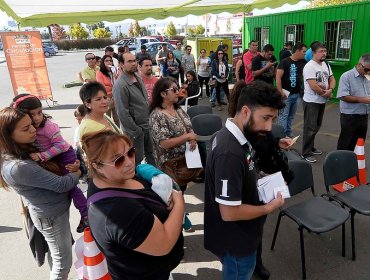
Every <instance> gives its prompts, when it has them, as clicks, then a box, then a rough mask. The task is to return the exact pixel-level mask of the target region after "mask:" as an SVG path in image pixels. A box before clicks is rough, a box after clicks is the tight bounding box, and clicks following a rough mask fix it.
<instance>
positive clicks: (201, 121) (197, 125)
mask: <svg viewBox="0 0 370 280" xmlns="http://www.w3.org/2000/svg"><path fill="white" fill-rule="evenodd" d="M191 124H192V126H193V130H194V133H195V134H197V135H198V141H209V140H210V139H211V136H212V135H213V134H214V133H215V132H217V131H219V130H220V129H221V128H222V119H221V117H219V116H218V115H214V114H201V115H198V116H195V117H194V118H192V119H191Z"/></svg>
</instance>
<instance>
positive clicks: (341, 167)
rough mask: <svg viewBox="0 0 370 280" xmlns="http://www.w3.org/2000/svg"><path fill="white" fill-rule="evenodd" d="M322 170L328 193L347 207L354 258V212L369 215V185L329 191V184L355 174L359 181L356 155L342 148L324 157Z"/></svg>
mask: <svg viewBox="0 0 370 280" xmlns="http://www.w3.org/2000/svg"><path fill="white" fill-rule="evenodd" d="M323 170H324V180H325V187H326V191H327V193H328V195H330V196H331V197H332V198H333V199H335V200H337V201H339V202H341V203H343V204H344V205H345V206H346V207H348V209H349V212H350V214H351V235H352V260H356V244H355V243H356V242H355V219H354V218H355V215H356V213H359V214H362V215H366V216H370V187H369V186H368V185H360V186H358V187H355V188H353V189H350V190H348V191H345V192H342V193H337V194H335V195H332V194H331V193H330V186H332V185H335V184H339V183H342V182H343V181H345V180H347V179H349V178H352V177H355V176H356V177H357V181H358V182H359V178H358V164H357V156H356V154H355V153H354V152H351V151H342V150H341V151H333V152H330V153H329V154H328V155H327V156H326V158H325V161H324V165H323Z"/></svg>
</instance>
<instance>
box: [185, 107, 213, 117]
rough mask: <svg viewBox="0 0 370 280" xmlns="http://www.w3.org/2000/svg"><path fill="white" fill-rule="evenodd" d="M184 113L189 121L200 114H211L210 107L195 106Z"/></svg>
mask: <svg viewBox="0 0 370 280" xmlns="http://www.w3.org/2000/svg"><path fill="white" fill-rule="evenodd" d="M186 113H187V114H188V115H189V117H190V119H192V118H194V117H195V116H198V115H201V114H212V113H213V112H212V108H211V106H205V105H195V106H192V107H190V108H189V109H188V111H187V112H186Z"/></svg>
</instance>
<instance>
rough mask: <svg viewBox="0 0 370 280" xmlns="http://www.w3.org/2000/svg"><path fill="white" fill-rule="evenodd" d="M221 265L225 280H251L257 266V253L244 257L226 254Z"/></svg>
mask: <svg viewBox="0 0 370 280" xmlns="http://www.w3.org/2000/svg"><path fill="white" fill-rule="evenodd" d="M221 263H222V279H223V280H250V279H251V278H252V275H253V272H254V268H255V266H256V251H255V252H253V253H252V254H250V255H248V256H243V257H235V256H231V255H230V254H229V253H226V254H225V255H224V256H223V257H222V258H221Z"/></svg>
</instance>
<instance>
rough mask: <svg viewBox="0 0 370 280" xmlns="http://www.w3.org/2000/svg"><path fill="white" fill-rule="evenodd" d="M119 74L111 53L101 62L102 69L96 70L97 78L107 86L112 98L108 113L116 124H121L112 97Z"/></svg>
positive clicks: (109, 95)
mask: <svg viewBox="0 0 370 280" xmlns="http://www.w3.org/2000/svg"><path fill="white" fill-rule="evenodd" d="M117 75H118V73H117V68H116V67H115V66H114V65H113V58H112V57H111V56H110V55H104V56H103V57H102V62H101V64H100V70H99V71H98V72H96V80H97V81H98V82H99V83H101V84H102V85H103V86H104V87H105V89H106V91H107V93H108V97H109V98H110V100H111V102H110V105H109V110H108V112H107V115H108V116H109V117H111V118H113V120H114V122H115V123H116V125H118V126H119V119H118V115H117V113H116V111H115V108H114V103H113V98H112V88H113V84H114V82H115V80H116V79H117Z"/></svg>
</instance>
